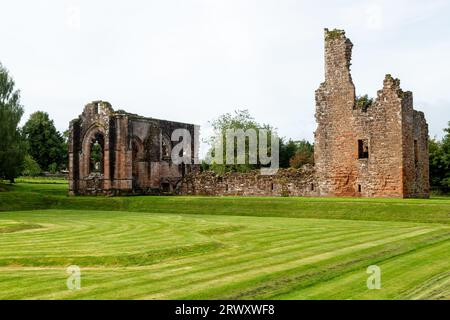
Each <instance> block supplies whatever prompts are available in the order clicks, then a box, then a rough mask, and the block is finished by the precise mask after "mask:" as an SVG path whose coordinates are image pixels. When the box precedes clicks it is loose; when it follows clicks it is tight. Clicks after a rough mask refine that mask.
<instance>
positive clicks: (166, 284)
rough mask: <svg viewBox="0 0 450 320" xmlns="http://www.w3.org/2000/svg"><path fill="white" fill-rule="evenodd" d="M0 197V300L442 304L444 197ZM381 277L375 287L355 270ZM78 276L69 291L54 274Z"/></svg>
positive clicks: (33, 190) (37, 189)
mask: <svg viewBox="0 0 450 320" xmlns="http://www.w3.org/2000/svg"><path fill="white" fill-rule="evenodd" d="M2 188H3V189H6V191H3V192H0V299H111V298H118V299H218V298H225V299H255V298H258V299H272V298H273V299H450V254H449V253H450V198H445V197H441V198H434V199H430V200H417V199H408V200H403V199H348V198H347V199H345V198H344V199H343V198H340V199H329V198H239V197H223V198H221V197H115V198H105V197H75V198H72V197H67V196H66V192H67V185H66V183H64V182H59V183H54V182H52V183H45V181H39V182H36V181H27V180H21V182H20V183H18V184H16V185H15V186H11V185H3V186H2ZM374 264H375V265H378V266H379V267H380V268H381V285H382V288H381V289H380V290H368V289H367V286H366V280H367V277H368V274H366V269H367V267H368V266H370V265H374ZM69 265H78V266H79V267H80V268H81V290H74V291H72V290H68V289H67V287H66V280H67V277H68V275H67V274H66V267H67V266H69Z"/></svg>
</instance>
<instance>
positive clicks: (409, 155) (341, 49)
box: [69, 29, 429, 198]
mask: <svg viewBox="0 0 450 320" xmlns="http://www.w3.org/2000/svg"><path fill="white" fill-rule="evenodd" d="M352 47H353V44H352V43H351V41H350V40H349V39H347V38H346V36H345V32H344V31H341V30H333V31H328V30H327V29H325V82H323V83H322V84H321V85H320V87H319V89H318V90H317V91H316V121H317V130H316V132H315V145H314V160H315V166H314V167H305V168H302V169H300V170H293V169H287V170H285V169H282V170H280V171H279V172H278V173H277V174H276V175H273V176H267V175H261V174H260V171H254V172H249V173H227V174H224V175H221V176H219V175H216V174H214V173H212V172H202V173H200V172H198V170H196V168H197V167H196V165H174V164H173V163H172V162H171V159H170V153H171V152H170V150H171V148H172V144H171V143H172V142H171V141H170V135H171V132H172V131H173V130H174V129H176V128H186V129H188V130H189V131H190V132H191V135H192V136H195V135H194V132H195V130H196V127H195V126H193V125H190V124H183V123H175V122H169V121H163V120H156V119H151V118H144V117H140V116H137V115H133V114H129V113H126V112H123V111H117V112H115V111H114V110H113V109H112V108H111V106H110V105H109V104H108V103H107V102H102V101H97V102H93V103H90V104H88V105H87V106H86V107H85V109H84V112H83V114H82V115H81V116H80V117H79V118H78V119H76V120H74V121H72V122H71V125H70V143H69V171H70V173H69V180H70V181H69V182H70V187H69V189H70V194H98V193H100V194H151V193H156V194H159V193H164V192H167V193H177V194H185V195H215V196H218V195H242V196H350V197H402V198H406V197H420V198H427V197H429V164H428V125H427V123H426V120H425V116H424V114H423V113H422V112H418V111H415V110H414V109H413V96H412V93H411V92H409V91H406V92H405V91H403V90H402V89H401V88H400V81H399V80H398V79H394V78H392V77H391V76H390V75H387V76H386V78H385V79H384V83H383V89H381V90H380V91H378V94H377V97H376V99H375V100H374V101H373V102H370V101H360V100H358V99H357V98H356V95H355V86H354V84H353V81H352V77H351V74H350V61H351V55H352ZM194 144H195V143H194V139H193V146H192V150H193V154H192V160H194V154H196V151H195V146H194ZM192 163H194V162H192Z"/></svg>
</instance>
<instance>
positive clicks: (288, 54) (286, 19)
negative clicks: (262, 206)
mask: <svg viewBox="0 0 450 320" xmlns="http://www.w3.org/2000/svg"><path fill="white" fill-rule="evenodd" d="M0 1H1V6H0V8H1V17H0V36H1V42H0V62H1V63H2V64H3V65H4V66H5V67H6V68H7V69H8V70H9V71H10V73H11V75H12V76H13V77H14V79H15V81H16V84H17V87H18V88H20V89H21V92H22V104H23V105H24V106H25V109H26V114H25V117H24V119H25V120H26V119H27V118H28V116H29V114H30V113H31V112H34V111H36V110H44V111H47V112H48V113H49V114H50V116H51V118H53V119H54V120H55V124H56V126H57V128H58V129H59V130H65V129H66V128H67V127H68V123H69V121H70V120H71V119H73V118H76V117H77V116H78V115H79V114H80V113H81V111H82V109H83V106H84V105H85V104H86V103H88V102H90V101H93V100H106V101H109V102H110V103H111V104H112V105H113V107H114V108H115V109H119V108H120V109H125V110H127V111H129V112H132V113H139V114H141V115H144V116H149V117H155V118H161V119H168V120H176V121H182V122H189V123H195V124H199V125H201V126H202V129H201V130H202V133H203V134H205V133H208V132H209V131H210V129H208V121H209V120H211V119H213V118H215V117H217V116H218V115H220V114H222V113H225V112H231V111H233V110H235V109H249V110H250V112H251V114H252V115H254V117H255V118H256V119H257V120H258V121H259V122H263V123H270V124H272V125H273V126H275V127H277V128H278V129H279V134H280V135H281V136H286V137H291V138H294V139H303V138H305V139H309V140H312V138H313V131H314V129H315V120H314V109H315V102H314V91H315V90H316V89H317V88H318V86H319V84H320V83H321V82H322V81H323V78H324V75H323V73H324V72H323V29H324V28H326V27H328V28H342V29H345V30H346V31H347V36H348V37H349V38H350V39H351V40H352V42H353V43H354V45H355V46H354V50H353V65H352V74H353V80H354V82H355V85H356V88H357V94H365V93H368V94H369V95H370V96H376V91H377V90H379V89H381V87H382V82H383V79H384V75H385V74H386V73H391V74H392V75H393V76H395V77H399V78H400V79H401V84H402V87H403V89H404V90H411V91H413V93H414V101H415V108H416V109H418V110H422V111H424V112H425V115H426V118H427V120H428V124H429V127H430V135H431V136H435V135H436V136H438V137H441V136H442V128H444V127H445V126H446V123H447V121H449V120H450V90H449V84H450V72H449V71H450V18H449V17H450V1H443V0H432V1H423V0H395V1H390V0H386V1H383V0H371V1H361V0H360V1H350V0H349V1H345V0H341V1H299V0H271V1H267V0H264V1H263V0H158V1H133V0H129V1H121V2H118V1H117V3H113V1H106V0H101V1H98V0H97V1H87V0H86V1H84V0H47V1H44V0H40V1H31V0H30V1H24V0H17V1H6V0H0Z"/></svg>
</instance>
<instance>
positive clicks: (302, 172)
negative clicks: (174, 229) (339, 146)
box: [179, 166, 318, 196]
mask: <svg viewBox="0 0 450 320" xmlns="http://www.w3.org/2000/svg"><path fill="white" fill-rule="evenodd" d="M314 180H315V177H314V168H313V167H311V166H305V167H303V168H302V169H298V170H297V169H280V170H278V173H277V174H275V175H261V173H260V171H259V170H254V171H251V172H248V173H225V174H223V175H217V174H215V173H213V172H202V173H199V172H194V173H191V174H188V175H186V176H185V177H184V179H183V183H182V184H181V188H180V190H179V193H181V194H187V195H208V196H317V195H318V192H317V191H316V190H317V189H316V188H315V185H314Z"/></svg>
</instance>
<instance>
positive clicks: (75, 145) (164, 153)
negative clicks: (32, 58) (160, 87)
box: [69, 101, 197, 195]
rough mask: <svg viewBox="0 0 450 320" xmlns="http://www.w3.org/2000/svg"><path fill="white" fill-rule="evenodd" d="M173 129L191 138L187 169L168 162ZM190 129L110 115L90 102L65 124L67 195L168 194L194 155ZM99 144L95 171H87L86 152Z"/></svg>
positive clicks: (105, 108)
mask: <svg viewBox="0 0 450 320" xmlns="http://www.w3.org/2000/svg"><path fill="white" fill-rule="evenodd" d="M175 129H187V130H188V131H189V132H190V134H191V137H192V140H191V142H192V145H191V152H192V154H191V164H187V165H185V164H177V165H175V164H174V163H172V160H171V157H170V154H171V150H172V147H173V146H174V144H175V143H176V142H172V141H171V136H172V132H173V131H174V130H175ZM196 130H197V128H196V126H194V125H191V124H186V123H180V122H172V121H166V120H159V119H153V118H146V117H142V116H139V115H135V114H130V113H127V112H125V111H122V110H119V111H114V110H113V108H112V107H111V105H110V104H109V103H108V102H105V101H94V102H92V103H89V104H87V105H86V106H85V108H84V111H83V113H82V114H81V115H80V116H79V117H78V118H77V119H75V120H73V121H72V122H71V123H70V136H69V194H71V195H96V194H107V195H118V194H161V193H170V192H172V191H173V190H174V189H175V188H176V186H177V185H178V183H179V182H180V181H181V179H182V178H183V176H184V175H185V174H186V173H189V172H191V171H192V170H195V168H196V166H195V165H192V164H193V163H194V159H195V156H196V152H197V150H196V149H195V148H196V144H195V141H194V137H196V135H195V131H196ZM98 141H100V144H101V148H102V156H101V161H99V166H100V168H99V169H98V170H93V165H92V159H91V149H92V145H93V143H94V142H96V143H97V142H98Z"/></svg>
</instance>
